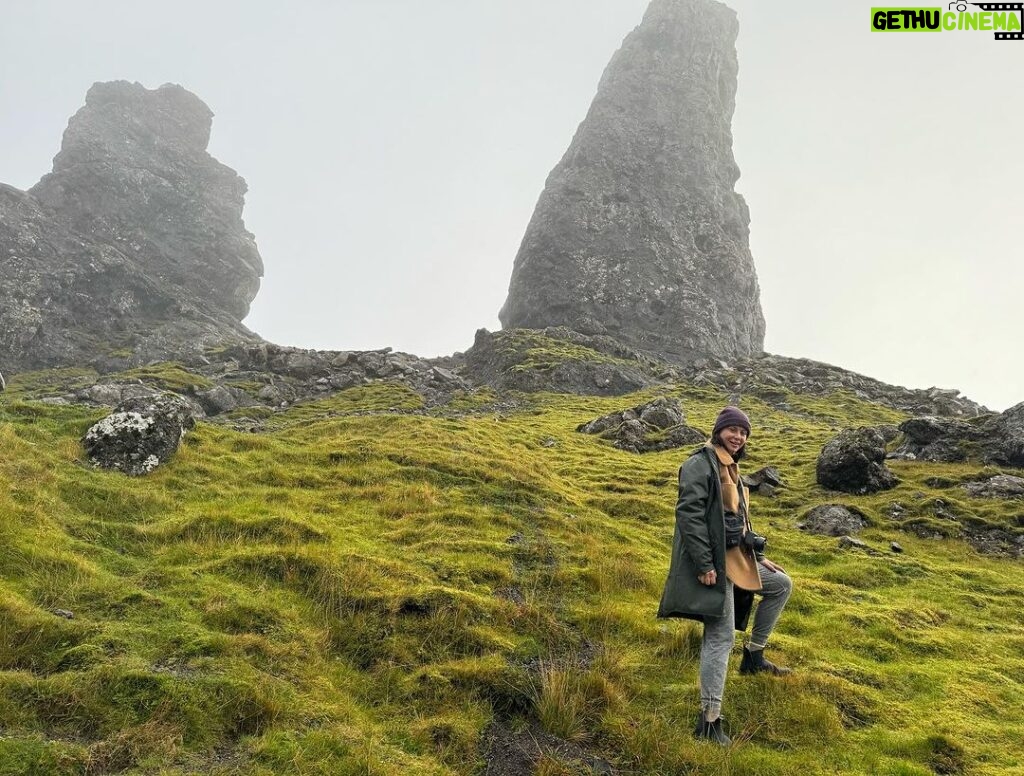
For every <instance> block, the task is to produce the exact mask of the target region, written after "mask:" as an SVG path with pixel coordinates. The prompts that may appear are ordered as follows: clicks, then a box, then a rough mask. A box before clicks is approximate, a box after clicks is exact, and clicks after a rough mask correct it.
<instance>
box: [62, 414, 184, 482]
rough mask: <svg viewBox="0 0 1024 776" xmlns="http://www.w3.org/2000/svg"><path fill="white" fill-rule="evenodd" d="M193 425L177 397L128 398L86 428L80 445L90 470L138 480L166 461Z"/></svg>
mask: <svg viewBox="0 0 1024 776" xmlns="http://www.w3.org/2000/svg"><path fill="white" fill-rule="evenodd" d="M195 424H196V414H195V410H194V409H193V407H192V406H191V405H190V404H189V403H188V402H187V401H185V400H184V399H182V398H181V397H180V396H176V395H174V394H161V395H159V396H153V397H138V398H132V399H127V400H125V401H124V402H122V403H121V404H119V405H118V406H117V407H115V408H114V412H112V413H111V414H110V415H108V416H107V417H105V418H104V419H103V420H101V421H99V422H98V423H96V424H95V425H93V426H92V427H91V428H89V430H88V431H86V432H85V436H84V437H83V438H82V445H83V447H84V448H85V453H86V455H87V456H88V458H89V460H90V461H91V462H92V464H93V465H94V466H98V467H100V468H104V469H117V470H119V471H122V472H124V473H125V474H129V475H132V476H139V475H143V474H148V473H149V472H151V471H153V470H154V469H155V468H156V467H157V466H159V465H161V464H163V463H166V462H167V461H168V460H170V458H171V456H173V455H174V453H175V452H176V451H177V450H178V446H179V445H180V444H181V440H182V438H183V437H184V436H185V434H186V433H187V432H188V431H189V430H191V429H192V428H194V427H195Z"/></svg>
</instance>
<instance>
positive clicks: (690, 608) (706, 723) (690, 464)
mask: <svg viewBox="0 0 1024 776" xmlns="http://www.w3.org/2000/svg"><path fill="white" fill-rule="evenodd" d="M749 436H750V419H749V418H748V417H747V416H746V414H744V413H743V411H742V410H740V409H739V408H737V407H726V408H725V409H723V410H722V411H721V412H720V413H719V414H718V418H717V419H716V420H715V427H714V430H713V431H712V432H711V441H710V442H709V443H708V444H706V445H705V446H704V447H702V448H701V449H699V450H697V451H696V452H695V453H694V454H693V455H691V456H690V458H689V459H688V460H687V461H686V462H685V463H684V464H683V465H682V466H681V467H680V469H679V500H678V501H677V502H676V529H675V536H674V537H673V540H672V563H671V566H670V568H669V573H668V581H667V582H666V583H665V591H664V593H663V594H662V597H661V606H660V607H659V609H658V616H659V617H687V618H690V619H694V620H700V621H701V622H703V623H704V637H703V640H702V641H701V648H700V699H701V713H700V717H699V718H698V720H697V726H696V728H695V729H694V731H693V734H694V735H695V736H696V737H697V738H705V739H709V740H711V741H714V742H716V743H718V744H721V745H723V746H729V745H730V744H731V743H732V740H731V739H730V738H729V737H728V736H727V735H726V734H725V732H724V731H723V730H722V717H721V710H722V695H723V693H724V691H725V674H726V671H727V669H728V667H729V653H730V652H731V651H732V647H733V642H734V641H735V637H736V630H741V631H742V630H746V627H747V620H748V619H749V616H750V610H751V607H752V605H753V598H754V594H755V593H756V594H757V595H759V596H761V602H760V603H759V604H758V606H757V613H756V614H755V615H754V630H753V632H752V634H751V638H750V641H749V643H748V644H747V645H746V646H744V647H743V660H742V662H741V663H740V673H741V674H757V673H761V672H767V673H770V674H774V675H776V676H778V675H781V674H787V673H789V669H788V668H781V667H779V666H776V665H774V664H773V663H771V662H770V661H768V660H766V659H765V657H764V648H765V645H766V644H767V643H768V637H769V636H770V635H771V633H772V630H774V628H775V623H776V622H778V619H779V615H780V614H781V613H782V609H783V607H784V606H785V605H786V601H787V600H789V595H790V593H791V592H792V590H793V582H792V580H791V579H790V578H789V577H788V576H787V575H786V572H785V571H784V570H783V569H782V567H781V566H779V565H778V564H776V563H772V562H771V561H770V560H768V559H767V558H765V557H764V553H763V550H764V545H765V540H764V538H763V537H760V536H758V535H757V534H755V533H754V532H753V531H752V530H751V528H750V520H749V517H748V515H747V503H748V495H749V493H748V491H747V488H746V487H745V486H744V485H743V483H742V481H741V480H740V473H739V467H738V465H737V462H738V461H739V460H741V459H742V458H743V456H744V453H745V452H746V445H747V439H748V437H749Z"/></svg>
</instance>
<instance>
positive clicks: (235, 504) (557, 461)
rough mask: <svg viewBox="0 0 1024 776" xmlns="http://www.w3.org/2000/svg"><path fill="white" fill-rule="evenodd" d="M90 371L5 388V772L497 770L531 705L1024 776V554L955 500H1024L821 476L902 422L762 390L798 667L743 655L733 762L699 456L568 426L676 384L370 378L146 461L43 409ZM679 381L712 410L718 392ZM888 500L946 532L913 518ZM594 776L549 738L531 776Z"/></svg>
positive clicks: (687, 394) (667, 753) (740, 756)
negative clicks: (671, 555) (842, 542)
mask: <svg viewBox="0 0 1024 776" xmlns="http://www.w3.org/2000/svg"><path fill="white" fill-rule="evenodd" d="M166 376H168V375H167V374H165V377H166ZM176 376H177V377H178V378H179V379H186V378H185V377H183V376H181V375H176ZM67 378H68V375H60V376H55V375H51V374H46V373H37V374H36V375H34V376H31V378H25V379H24V380H23V379H22V378H20V377H19V378H15V380H13V381H12V384H13V386H14V388H15V390H12V391H11V392H9V393H8V394H3V395H0V548H2V549H0V774H50V773H53V774H94V773H113V772H126V773H161V774H186V773H203V774H223V775H227V774H239V775H240V774H276V773H302V774H405V773H417V774H420V773H422V774H471V773H478V772H480V771H481V770H482V768H483V751H482V749H481V747H482V740H483V739H482V734H483V732H484V731H485V730H486V728H487V727H488V725H491V724H502V725H506V724H507V725H511V726H516V725H521V724H524V723H526V722H530V721H533V722H536V723H538V724H540V725H541V726H542V727H543V728H544V729H545V730H547V731H548V732H549V733H551V734H553V735H557V736H559V737H561V738H564V739H566V740H569V741H572V742H575V744H577V745H578V746H582V747H584V748H585V749H586V750H587V751H588V752H591V753H593V754H594V755H597V756H601V757H603V758H605V759H607V760H609V761H610V762H612V763H614V764H615V766H616V767H617V768H619V769H621V770H622V772H625V773H650V774H674V773H681V772H690V773H700V774H717V773H722V774H786V773H797V772H800V773H804V774H832V773H851V774H857V773H871V774H875V773H878V774H930V773H967V774H1004V773H1014V772H1016V773H1021V772H1024V770H1022V768H1021V765H1020V763H1021V761H1022V760H1024V745H1022V744H1021V741H1022V740H1024V720H1022V715H1021V709H1022V708H1024V678H1022V677H1024V624H1022V620H1021V616H1020V612H1021V610H1022V608H1024V583H1022V582H1021V581H1020V563H1019V561H1009V560H1003V559H998V558H989V557H983V556H980V555H978V554H977V553H975V552H974V551H973V550H971V549H970V547H969V546H968V545H967V544H965V543H964V542H963V541H962V540H961V539H958V538H955V537H954V536H953V534H956V533H957V531H956V530H955V529H956V527H957V526H956V524H953V525H952V527H950V526H949V525H948V524H949V523H950V521H948V520H944V519H942V518H939V517H937V516H936V504H935V500H936V499H941V500H942V501H943V502H945V507H944V509H945V510H946V511H947V512H953V513H955V514H957V515H959V521H958V522H964V521H967V520H974V521H980V522H981V523H984V524H986V525H992V526H999V527H1002V528H1005V529H1007V530H1013V531H1019V530H1021V529H1020V525H1021V519H1020V516H1021V513H1022V512H1024V508H1022V506H1021V504H1020V502H994V501H985V500H981V499H973V498H970V497H968V496H967V495H966V494H965V493H964V491H963V490H961V489H960V488H959V483H960V482H962V481H963V480H964V479H967V478H969V477H971V476H973V475H976V474H977V473H978V472H979V471H980V470H979V469H978V468H977V467H973V466H970V465H962V466H960V465H926V464H919V463H913V462H898V463H896V464H894V465H893V468H894V470H895V471H896V472H897V474H898V475H899V477H900V478H901V484H900V485H899V486H898V487H897V488H896V489H894V490H892V491H888V492H885V493H881V494H875V495H872V496H857V497H853V496H843V495H841V494H832V493H827V492H825V491H823V490H821V489H820V488H819V487H818V486H817V485H816V484H815V482H814V465H815V459H816V456H817V453H818V450H819V449H820V447H821V445H822V444H823V443H824V442H825V441H826V440H827V439H829V438H830V437H831V436H832V435H833V434H834V433H835V429H836V428H837V427H841V426H844V425H855V426H856V425H864V424H879V423H892V422H898V421H899V420H900V419H901V417H900V416H899V414H898V413H895V412H893V411H892V410H889V409H886V408H883V407H879V406H876V405H872V404H870V403H868V402H864V401H862V400H859V399H857V398H855V397H852V396H848V395H834V396H832V397H827V398H820V397H807V396H799V395H793V396H791V397H790V401H789V402H788V404H789V406H790V407H792V411H790V412H782V411H780V410H777V409H773V408H772V407H770V406H769V405H768V404H765V403H763V402H760V401H758V400H756V399H755V400H751V401H750V402H745V405H744V406H745V407H746V408H747V410H748V411H749V412H750V414H751V417H752V418H753V419H754V423H755V428H754V434H753V436H752V439H751V456H750V458H749V460H748V461H747V462H746V463H745V464H744V468H745V470H746V471H753V470H754V469H756V468H758V467H759V466H763V465H774V466H777V467H778V468H779V469H780V471H781V472H782V475H783V478H784V479H785V481H786V485H787V487H786V488H784V489H782V490H780V491H779V492H778V494H777V495H776V496H775V497H774V498H771V499H764V498H759V497H757V496H754V503H753V510H754V518H755V527H757V528H758V529H759V530H760V531H761V532H762V533H765V534H767V535H768V536H769V540H770V550H771V552H770V555H771V556H772V557H773V558H774V559H776V560H777V561H779V562H780V563H782V564H783V565H784V566H785V567H786V568H787V569H788V570H789V571H790V573H791V574H792V575H793V576H794V578H795V580H796V591H795V593H794V596H793V598H792V600H791V603H790V606H789V607H788V609H787V612H786V613H785V615H784V618H783V620H782V622H781V623H780V627H779V631H778V633H777V636H776V638H775V640H774V645H773V658H776V657H777V658H778V659H779V661H780V662H782V663H785V664H787V665H790V666H792V667H793V668H794V669H795V671H796V673H795V674H794V675H793V676H791V677H788V678H785V679H782V680H777V679H772V678H761V677H755V678H746V677H739V676H738V675H736V672H735V665H734V666H733V669H734V670H733V671H731V672H730V677H729V683H728V687H727V691H726V692H727V696H726V715H727V716H728V717H729V719H730V720H731V722H732V725H733V730H734V731H737V732H738V735H737V738H738V739H740V740H739V743H738V744H737V745H736V746H734V747H733V748H732V749H731V750H729V751H719V750H716V749H713V748H712V747H710V746H708V745H706V744H701V743H697V742H695V741H694V740H693V739H692V738H691V737H690V735H689V731H690V729H691V728H692V722H693V717H694V714H695V709H696V705H697V690H696V681H697V659H698V658H697V653H698V650H699V644H700V633H699V628H698V626H697V625H696V624H694V623H690V622H679V621H672V622H662V621H658V620H657V619H656V618H655V617H654V612H655V611H656V608H657V601H658V597H659V595H660V591H661V585H662V581H663V579H664V575H665V572H666V570H667V566H668V550H669V546H670V540H671V532H672V522H673V517H672V507H673V504H674V500H675V489H674V482H675V472H676V469H677V467H678V465H679V463H680V462H681V460H682V458H683V456H684V455H685V451H669V452H664V453H657V454H649V455H644V456H638V455H633V454H630V453H625V452H622V451H619V450H616V449H614V448H613V447H611V446H610V445H609V444H607V443H606V442H603V441H601V440H598V439H595V438H593V437H590V436H587V435H583V434H577V433H575V432H574V431H573V429H574V428H575V427H576V426H577V425H578V424H580V423H581V422H584V421H586V420H590V419H592V418H593V417H596V416H597V415H600V414H604V413H606V412H611V411H614V410H619V409H622V408H624V407H628V406H633V405H636V404H638V403H641V402H643V401H646V400H649V399H650V398H653V397H654V396H655V395H658V393H656V392H644V393H640V394H636V395H633V396H627V397H619V398H616V399H604V398H592V397H580V396H562V395H548V394H541V395H534V396H531V397H529V399H528V401H524V402H523V404H522V407H523V409H522V410H521V411H520V412H518V413H516V414H511V413H509V411H508V410H507V409H506V410H505V411H504V414H502V415H496V414H493V413H489V412H487V411H486V405H487V403H488V402H489V401H492V400H493V399H494V398H495V397H493V396H492V395H490V394H487V393H483V394H481V395H480V396H473V395H469V396H463V397H460V398H459V399H458V400H457V402H458V403H457V406H456V407H455V408H456V409H461V410H465V411H467V414H465V415H464V416H458V415H451V413H450V411H451V410H452V409H453V408H451V407H449V408H441V409H440V410H438V411H437V412H436V413H433V414H424V413H423V409H422V402H421V401H420V400H419V398H418V397H417V396H416V395H415V394H413V393H412V392H410V391H408V390H407V389H405V388H403V387H401V386H396V385H387V384H382V385H375V386H366V387H362V388H355V389H350V390H349V391H344V392H342V393H340V394H337V395H336V396H334V397H332V398H329V399H325V400H322V401H318V402H311V403H306V404H302V405H299V406H296V407H293V408H291V409H289V410H288V411H286V412H281V413H277V414H275V415H274V416H273V417H272V418H269V419H268V420H267V426H268V429H269V431H268V432H267V433H264V434H246V433H239V432H235V431H232V430H231V429H229V428H226V427H223V426H218V425H212V424H205V423H204V424H200V425H199V426H198V428H197V429H196V430H195V431H194V432H193V433H191V434H190V435H189V436H188V437H186V440H185V442H184V444H183V447H182V449H181V450H180V451H179V453H178V454H177V456H176V457H175V458H174V459H173V460H172V462H171V463H170V464H168V465H166V466H164V467H161V468H159V469H157V470H156V471H155V472H154V473H153V474H151V475H149V476H148V477H145V478H139V479H129V478H127V477H124V476H122V475H120V474H118V473H112V472H103V471H98V470H94V469H92V468H90V467H87V466H85V465H83V462H82V452H81V449H80V447H79V444H78V439H79V438H80V437H81V435H82V434H83V433H84V431H85V429H86V428H88V426H89V425H90V424H91V423H92V422H94V421H95V420H96V419H97V418H98V417H101V416H102V414H103V411H102V410H99V411H97V410H92V409H87V408H81V407H57V406H49V405H44V404H39V403H34V402H32V401H27V400H26V398H25V396H26V393H25V392H26V390H27V386H28V385H29V383H31V385H32V386H33V387H39V386H46V385H50V384H53V383H54V382H58V381H60V380H66V379H67ZM80 378H83V376H82V375H77V376H76V377H75V379H80ZM188 379H191V378H188ZM19 381H20V382H19ZM19 385H20V386H22V387H21V388H20V389H18V386H19ZM670 394H671V395H674V396H678V397H679V398H680V399H681V400H682V402H683V404H684V407H685V409H686V412H687V415H688V418H687V422H688V423H689V424H690V425H694V426H697V427H700V428H710V427H711V425H712V423H713V421H714V417H715V414H716V413H717V411H718V409H720V407H721V405H722V404H723V402H724V398H725V397H724V396H722V395H721V394H718V393H716V392H714V391H711V390H708V389H694V388H689V387H685V386H684V387H679V388H677V389H674V390H672V391H670ZM446 411H447V413H448V414H447V415H446ZM551 440H554V444H551V443H550V441H551ZM994 471H995V470H989V473H993V472H994ZM933 478H939V480H940V481H941V483H940V484H943V485H944V487H940V488H936V487H932V486H930V485H928V484H926V482H925V481H926V480H931V481H932V482H933V483H934V482H935V480H934V479H933ZM832 501H839V502H842V503H848V504H852V505H855V506H857V507H859V508H860V509H862V510H863V511H864V513H865V514H866V515H867V516H868V518H869V520H870V525H869V527H868V528H867V529H865V531H864V532H863V533H862V538H864V539H865V540H866V541H867V542H868V543H869V544H870V545H871V546H873V547H875V548H877V549H878V550H879V551H880V554H878V555H868V554H865V553H861V552H852V551H840V550H838V549H837V542H836V540H835V539H832V538H825V537H814V536H807V535H804V534H802V533H801V532H800V531H799V530H797V529H796V527H795V525H796V523H797V522H798V521H799V520H800V518H801V516H802V515H803V514H804V513H805V512H806V511H807V510H808V509H809V508H811V507H812V506H814V505H816V504H820V503H827V502H832ZM893 502H898V503H899V504H901V505H902V507H903V508H904V510H905V516H904V517H903V518H901V520H902V521H907V520H909V521H910V522H913V521H922V522H924V523H927V524H928V525H929V526H931V525H936V526H942V527H945V528H946V531H945V533H947V534H949V535H950V538H945V539H940V540H935V539H931V540H927V539H921V538H918V537H916V536H915V535H913V534H912V533H907V532H904V531H901V530H900V526H901V524H902V523H901V522H897V521H895V520H893V519H892V518H891V517H890V514H891V505H892V503H893ZM893 539H896V540H898V541H899V542H900V543H901V544H902V545H903V546H904V548H905V549H906V552H905V553H903V554H901V555H896V554H892V553H890V552H889V551H888V543H889V541H890V540H893ZM509 591H513V592H514V594H513V593H511V592H509ZM55 609H66V610H70V611H72V612H74V619H71V620H68V619H64V618H61V617H58V616H57V615H55V614H54V613H53V610H55ZM734 661H738V655H736V656H734ZM581 768H583V766H582V765H581V764H580V763H578V762H575V761H574V760H573V759H572V758H560V757H559V756H556V755H555V754H552V753H549V754H548V755H545V757H544V758H543V759H542V761H541V762H540V763H539V764H538V768H537V772H538V773H549V774H555V773H577V772H586V771H585V769H583V770H581Z"/></svg>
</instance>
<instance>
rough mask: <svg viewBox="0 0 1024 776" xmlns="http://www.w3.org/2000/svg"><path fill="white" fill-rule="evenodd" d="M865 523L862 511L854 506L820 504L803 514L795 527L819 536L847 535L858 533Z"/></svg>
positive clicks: (866, 522)
mask: <svg viewBox="0 0 1024 776" xmlns="http://www.w3.org/2000/svg"><path fill="white" fill-rule="evenodd" d="M867 524H868V520H867V518H866V517H865V516H864V513H863V512H861V511H860V510H859V509H857V508H856V507H851V506H846V505H845V504H821V505H820V506H816V507H814V509H812V510H810V511H809V512H808V513H807V514H806V515H804V519H803V520H801V521H800V522H799V523H797V526H796V527H797V528H799V529H800V530H801V531H807V532H808V533H812V534H818V535H819V536H849V535H851V534H855V533H858V532H859V531H860V530H861V529H862V528H864V527H866V526H867Z"/></svg>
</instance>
